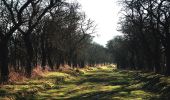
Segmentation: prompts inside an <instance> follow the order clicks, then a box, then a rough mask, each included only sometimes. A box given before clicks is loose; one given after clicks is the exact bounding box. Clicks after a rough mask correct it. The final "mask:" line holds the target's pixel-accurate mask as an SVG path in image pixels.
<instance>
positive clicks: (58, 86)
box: [0, 67, 157, 100]
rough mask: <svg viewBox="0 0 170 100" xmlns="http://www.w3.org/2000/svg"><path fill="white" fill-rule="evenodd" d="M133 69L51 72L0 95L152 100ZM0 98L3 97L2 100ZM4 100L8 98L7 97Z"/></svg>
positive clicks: (28, 99) (34, 99)
mask: <svg viewBox="0 0 170 100" xmlns="http://www.w3.org/2000/svg"><path fill="white" fill-rule="evenodd" d="M141 85H142V84H141V83H137V82H136V80H134V78H133V76H132V75H131V73H130V72H126V71H117V70H113V68H111V67H101V68H91V69H90V70H89V69H84V70H80V71H79V74H78V75H72V74H66V73H61V72H50V73H48V74H47V75H45V76H44V77H43V78H40V79H31V80H27V81H25V82H22V83H16V84H15V85H5V86H3V88H2V89H1V90H0V92H1V94H3V93H4V95H0V97H1V98H2V99H3V98H6V99H7V98H14V99H17V100H23V99H24V100H150V99H151V98H152V97H155V96H157V95H156V94H154V93H151V92H147V91H145V90H142V88H141ZM1 98H0V99H1ZM6 99H5V100H6Z"/></svg>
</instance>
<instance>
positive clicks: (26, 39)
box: [24, 35, 33, 77]
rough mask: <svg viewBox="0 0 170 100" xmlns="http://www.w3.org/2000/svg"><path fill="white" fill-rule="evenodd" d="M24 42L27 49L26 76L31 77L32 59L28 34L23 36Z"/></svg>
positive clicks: (31, 48)
mask: <svg viewBox="0 0 170 100" xmlns="http://www.w3.org/2000/svg"><path fill="white" fill-rule="evenodd" d="M24 42H25V46H26V51H27V57H26V58H27V65H26V73H25V74H26V76H27V77H31V72H32V66H33V65H32V60H33V47H32V43H31V39H30V36H29V35H25V36H24Z"/></svg>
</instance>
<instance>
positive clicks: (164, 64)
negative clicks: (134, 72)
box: [108, 0, 170, 75]
mask: <svg viewBox="0 0 170 100" xmlns="http://www.w3.org/2000/svg"><path fill="white" fill-rule="evenodd" d="M121 3H122V5H123V7H124V8H125V9H123V12H122V13H123V17H122V19H121V22H120V25H121V28H120V30H121V31H122V33H123V36H120V37H116V38H115V39H113V40H111V41H110V42H108V47H109V48H111V49H113V51H115V53H113V55H114V57H115V61H116V62H117V63H118V65H119V66H120V67H121V68H131V69H140V70H141V69H142V70H147V71H154V72H157V73H163V74H166V75H170V1H169V0H121Z"/></svg>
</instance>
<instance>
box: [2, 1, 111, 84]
mask: <svg viewBox="0 0 170 100" xmlns="http://www.w3.org/2000/svg"><path fill="white" fill-rule="evenodd" d="M79 8H80V5H79V3H77V2H74V3H68V2H66V1H61V0H1V1H0V78H1V80H0V81H1V82H7V81H8V79H9V77H8V75H9V72H10V71H16V72H18V73H24V74H25V76H27V77H31V72H32V70H33V68H35V67H36V66H41V67H42V69H45V67H46V66H49V67H50V68H51V70H55V69H58V68H59V66H62V65H64V64H68V65H69V66H70V67H73V68H74V67H84V66H86V65H95V64H100V63H106V62H110V57H109V54H108V53H107V52H106V48H104V47H103V46H100V45H98V44H95V43H92V39H93V37H92V36H91V34H93V33H94V31H95V25H94V21H92V20H90V19H87V18H86V15H85V14H84V13H83V12H82V11H81V10H80V9H79ZM106 55H108V56H107V57H105V56H106Z"/></svg>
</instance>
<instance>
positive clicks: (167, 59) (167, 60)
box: [165, 39, 170, 75]
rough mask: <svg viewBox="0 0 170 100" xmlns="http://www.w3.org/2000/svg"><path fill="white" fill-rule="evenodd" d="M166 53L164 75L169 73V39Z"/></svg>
mask: <svg viewBox="0 0 170 100" xmlns="http://www.w3.org/2000/svg"><path fill="white" fill-rule="evenodd" d="M165 55H166V73H165V74H166V75H170V39H168V40H167V48H166V51H165Z"/></svg>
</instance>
